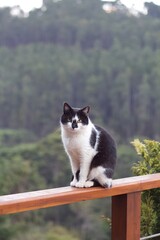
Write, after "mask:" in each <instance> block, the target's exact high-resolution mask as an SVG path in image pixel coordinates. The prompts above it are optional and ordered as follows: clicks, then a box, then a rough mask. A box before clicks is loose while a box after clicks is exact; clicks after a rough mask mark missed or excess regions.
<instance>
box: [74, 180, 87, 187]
mask: <svg viewBox="0 0 160 240" xmlns="http://www.w3.org/2000/svg"><path fill="white" fill-rule="evenodd" d="M75 187H77V188H84V187H85V182H84V181H79V182H77V183H76V185H75Z"/></svg>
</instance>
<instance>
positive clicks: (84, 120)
mask: <svg viewBox="0 0 160 240" xmlns="http://www.w3.org/2000/svg"><path fill="white" fill-rule="evenodd" d="M89 110H90V107H89V106H87V107H84V108H73V107H71V106H70V105H69V104H68V103H64V105H63V114H62V117H61V124H62V125H63V127H65V128H66V129H68V130H70V131H73V132H77V131H79V130H81V129H82V128H84V127H85V126H87V125H88V124H89V117H88V113H89Z"/></svg>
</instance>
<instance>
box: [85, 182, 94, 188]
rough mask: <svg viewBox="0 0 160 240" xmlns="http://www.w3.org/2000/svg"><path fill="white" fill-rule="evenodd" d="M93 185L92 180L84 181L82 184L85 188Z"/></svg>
mask: <svg viewBox="0 0 160 240" xmlns="http://www.w3.org/2000/svg"><path fill="white" fill-rule="evenodd" d="M93 185H94V182H93V181H86V182H85V184H84V187H85V188H90V187H93Z"/></svg>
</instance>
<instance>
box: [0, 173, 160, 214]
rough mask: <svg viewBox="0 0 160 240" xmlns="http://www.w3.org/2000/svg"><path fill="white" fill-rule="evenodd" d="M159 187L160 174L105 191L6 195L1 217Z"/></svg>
mask: <svg viewBox="0 0 160 240" xmlns="http://www.w3.org/2000/svg"><path fill="white" fill-rule="evenodd" d="M159 187H160V173H158V174H152V175H145V176H138V177H130V178H123V179H116V180H114V181H113V187H112V188H110V189H104V188H100V187H99V188H87V189H77V188H72V187H62V188H55V189H48V190H40V191H34V192H26V193H18V194H11V195H5V196H1V197H0V215H4V214H10V213H18V212H23V211H29V210H35V209H40V208H48V207H54V206H59V205H64V204H70V203H74V202H80V201H85V200H92V199H97V198H105V197H111V196H117V195H122V194H128V193H134V192H141V191H144V190H148V189H153V188H159Z"/></svg>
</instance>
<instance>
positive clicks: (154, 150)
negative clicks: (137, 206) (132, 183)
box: [132, 139, 160, 236]
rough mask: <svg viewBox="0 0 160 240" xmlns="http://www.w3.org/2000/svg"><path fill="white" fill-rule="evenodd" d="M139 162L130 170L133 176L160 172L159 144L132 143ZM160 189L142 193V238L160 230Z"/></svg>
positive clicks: (137, 140) (149, 141) (146, 142)
mask: <svg viewBox="0 0 160 240" xmlns="http://www.w3.org/2000/svg"><path fill="white" fill-rule="evenodd" d="M132 144H133V146H134V147H135V149H136V152H137V154H138V155H140V157H141V160H140V161H138V163H136V164H134V166H133V168H132V170H133V173H134V174H135V175H138V176H139V175H146V174H153V173H159V172H160V143H159V142H157V141H153V140H144V141H143V142H141V141H140V140H139V139H135V140H134V141H133V142H132ZM159 194H160V189H154V190H149V191H145V192H143V193H142V218H141V234H142V236H147V235H151V234H153V233H157V232H158V230H159V229H160V198H159Z"/></svg>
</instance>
